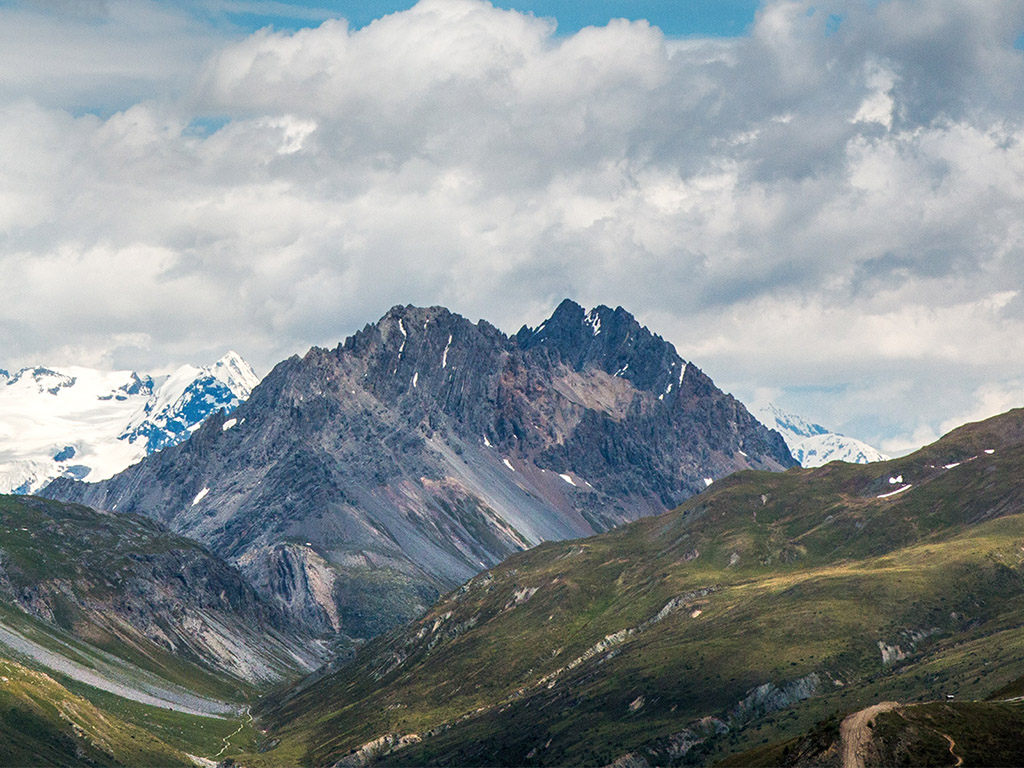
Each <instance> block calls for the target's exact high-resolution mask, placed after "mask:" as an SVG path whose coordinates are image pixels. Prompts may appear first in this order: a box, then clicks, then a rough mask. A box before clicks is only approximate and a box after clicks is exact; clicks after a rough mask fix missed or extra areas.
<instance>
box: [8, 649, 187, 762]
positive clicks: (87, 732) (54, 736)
mask: <svg viewBox="0 0 1024 768" xmlns="http://www.w3.org/2000/svg"><path fill="white" fill-rule="evenodd" d="M0 765H4V766H25V765H34V766H36V765H38V766H45V765H52V766H97V765H99V766H138V765H147V766H191V765H192V761H191V760H189V759H188V757H187V756H186V755H185V754H183V753H182V752H181V751H179V750H177V749H175V748H173V747H171V746H170V745H168V744H166V743H165V742H163V741H161V740H160V739H159V738H158V737H156V736H155V735H153V734H152V733H150V732H149V731H147V730H146V729H144V728H139V727H137V726H135V725H132V724H130V723H126V722H124V721H121V720H118V719H117V718H115V717H113V716H112V715H111V714H110V713H106V712H101V711H100V710H99V709H97V708H96V707H95V706H93V704H92V703H90V702H89V701H87V700H86V699H83V698H81V697H80V696H77V695H75V694H73V693H72V692H71V691H69V690H67V689H66V688H64V687H63V686H61V685H60V684H58V683H57V682H56V681H55V680H53V679H52V678H50V677H48V676H47V675H44V674H42V673H39V672H34V671H32V670H30V669H28V668H26V667H24V666H22V665H21V664H18V663H16V662H14V661H11V660H9V659H0Z"/></svg>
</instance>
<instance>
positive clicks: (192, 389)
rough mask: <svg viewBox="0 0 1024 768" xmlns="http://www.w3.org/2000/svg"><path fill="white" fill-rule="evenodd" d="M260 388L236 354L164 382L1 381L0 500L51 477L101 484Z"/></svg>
mask: <svg viewBox="0 0 1024 768" xmlns="http://www.w3.org/2000/svg"><path fill="white" fill-rule="evenodd" d="M258 382H259V380H258V378H257V377H256V375H255V374H254V373H253V371H252V368H250V367H249V365H248V363H246V362H245V361H244V360H243V359H242V358H241V357H240V356H239V355H238V354H237V353H235V352H229V353H228V354H227V355H225V356H224V357H223V358H221V359H220V360H218V361H217V362H216V363H214V364H213V365H209V366H205V367H196V366H191V365H185V366H181V367H180V368H178V369H177V370H175V371H174V372H173V373H171V374H169V375H164V376H151V375H146V374H141V375H140V374H139V373H137V372H135V371H101V370H96V369H92V368H85V367H80V366H69V367H66V368H60V369H55V368H48V367H44V366H36V367H29V368H23V369H21V370H19V371H17V372H15V373H14V374H13V375H10V374H7V375H5V376H4V377H2V378H0V492H5V493H7V492H15V493H32V492H34V491H36V490H38V489H39V488H41V487H42V486H43V485H45V484H46V483H47V482H49V481H50V480H52V479H53V478H55V477H58V476H61V475H66V476H69V477H73V478H77V479H82V478H89V479H90V480H101V479H105V478H108V477H110V476H111V475H114V474H115V473H117V472H119V471H121V470H122V469H124V468H125V467H127V466H129V465H130V464H132V463H133V462H136V461H138V460H139V459H141V458H143V457H144V456H146V455H148V454H150V453H153V452H154V451H157V450H159V449H161V448H164V447H166V446H168V445H173V444H175V443H178V442H181V441H182V440H184V439H186V438H187V437H188V436H189V435H190V434H191V433H192V432H193V431H194V430H195V429H196V428H198V426H199V424H201V423H202V421H203V420H204V419H205V418H206V417H207V416H209V415H210V414H211V413H213V412H214V411H216V410H219V409H225V410H228V411H230V410H233V409H234V408H235V407H237V406H238V404H239V403H240V402H241V401H242V400H244V399H245V398H246V397H248V396H249V393H250V392H251V390H252V388H253V387H254V386H255V385H256V384H257V383H258Z"/></svg>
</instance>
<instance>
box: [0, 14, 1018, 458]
mask: <svg viewBox="0 0 1024 768" xmlns="http://www.w3.org/2000/svg"><path fill="white" fill-rule="evenodd" d="M76 7H77V9H78V12H77V14H76V15H74V16H72V17H69V16H68V15H67V14H63V13H62V14H55V13H53V12H52V11H48V10H47V9H46V4H41V5H40V4H37V5H31V6H13V7H8V6H0V30H3V32H0V51H2V53H0V72H3V75H2V76H0V77H2V85H3V88H2V89H0V93H4V94H10V95H9V96H8V97H3V96H0V270H2V274H3V275H4V280H3V281H2V282H0V343H2V350H3V352H2V358H0V366H3V367H8V368H10V367H17V366H19V365H21V364H28V363H35V362H46V363H51V364H55V365H56V364H62V363H65V364H66V363H72V362H73V363H79V364H84V365H104V364H105V365H111V366H117V367H139V368H143V369H153V368H155V367H158V366H168V367H170V366H171V365H173V364H174V363H176V362H178V361H182V360H205V359H214V357H216V356H217V355H218V354H219V353H220V352H222V351H223V350H224V349H226V348H228V347H234V348H237V349H239V351H241V352H243V354H245V355H246V356H247V357H248V358H249V359H250V360H251V361H252V362H253V363H254V364H255V365H256V366H257V367H258V368H260V369H261V370H262V371H263V372H265V371H266V370H267V369H268V368H269V366H270V365H272V364H273V363H274V362H276V361H277V360H279V359H281V358H283V357H286V356H287V355H289V354H292V353H294V352H301V351H303V350H305V348H307V347H308V346H309V345H310V344H329V345H333V344H334V343H336V342H337V341H339V340H340V339H341V338H342V337H343V336H344V335H346V334H347V333H349V332H351V331H353V330H354V329H356V328H357V327H360V326H361V325H362V324H363V323H365V322H367V321H371V320H374V319H376V318H377V317H378V316H379V315H380V314H382V313H383V312H384V311H385V310H386V309H387V308H388V307H389V306H391V305H393V304H396V303H415V304H443V305H446V306H449V307H450V308H452V309H453V310H456V311H459V312H461V313H463V314H466V315H469V316H471V317H486V318H488V319H490V320H492V321H493V322H496V323H497V324H498V325H499V326H501V327H503V328H504V329H505V330H507V331H515V330H516V329H517V328H518V326H519V325H520V324H521V323H524V322H527V323H530V324H536V323H537V322H539V321H540V319H542V318H543V317H544V316H546V315H547V314H548V313H549V312H550V310H551V309H552V308H553V307H554V305H555V304H556V303H557V302H558V300H559V299H561V298H562V297H565V296H569V297H572V298H574V299H576V300H577V301H580V302H581V303H584V304H587V305H594V304H597V303H605V304H610V305H612V306H614V305H616V304H621V305H622V306H624V307H626V308H627V309H630V310H631V311H633V312H635V313H636V314H638V316H639V317H640V319H641V320H642V321H643V322H645V323H646V324H648V325H649V326H650V327H651V328H652V329H654V330H656V331H658V332H660V333H661V334H662V335H664V336H665V337H666V338H668V339H669V340H671V341H672V342H673V343H675V344H676V346H677V347H678V349H679V351H680V354H682V355H683V357H685V358H687V359H690V360H693V361H694V362H696V363H697V364H698V365H700V366H701V367H702V368H704V369H705V370H706V371H708V372H709V373H710V374H711V375H712V376H714V377H715V379H716V381H717V382H718V383H720V384H722V385H723V386H725V387H726V388H730V389H732V391H733V392H734V393H735V394H737V395H738V396H740V397H741V398H743V399H746V400H748V401H755V400H763V399H768V398H771V399H775V400H778V401H779V402H781V403H782V404H784V405H785V407H786V408H787V409H789V410H793V411H797V412H800V413H802V414H804V415H806V416H808V417H810V418H812V419H813V420H815V421H819V422H822V423H825V424H827V425H829V426H830V427H832V428H836V429H838V430H839V431H844V432H847V433H848V434H853V435H856V436H857V437H860V438H863V439H866V440H867V441H869V442H873V443H875V444H877V445H878V447H879V448H881V449H883V450H885V451H886V452H889V453H893V452H899V451H900V450H906V449H908V448H910V447H913V446H915V445H918V444H920V443H922V442H925V441H927V440H930V439H932V438H934V437H935V436H937V434H939V433H940V432H941V431H943V430H945V429H947V428H949V427H950V426H955V425H956V424H958V423H960V422H962V421H963V420H964V419H966V418H970V417H981V416H985V415H990V414H991V413H995V412H997V411H1000V410H1005V409H1006V408H1008V407H1012V406H1019V405H1024V365H1022V364H1024V343H1022V342H1021V339H1022V338H1024V294H1022V291H1024V249H1022V241H1024V238H1022V236H1024V218H1022V216H1021V214H1020V212H1021V211H1022V210H1024V145H1022V139H1024V117H1022V116H1024V109H1022V107H1024V52H1022V51H1021V50H1019V49H1017V48H1015V47H1014V42H1015V41H1016V40H1017V39H1018V38H1019V36H1020V35H1021V32H1022V31H1024V3H1022V2H1019V1H1013V2H1010V1H1008V0H987V2H985V3H978V2H976V1H975V0H927V2H925V1H924V0H922V1H920V2H918V1H916V0H892V1H890V2H880V3H870V4H869V3H861V2H849V3H838V2H833V3H830V2H814V3H808V2H798V1H785V2H768V3H766V4H765V5H764V6H763V7H762V9H761V10H760V12H759V13H758V16H757V20H756V22H755V24H754V27H753V28H752V30H751V32H750V34H749V35H748V36H746V37H743V38H736V39H727V40H722V39H715V40H699V39H697V40H693V39H689V40H672V39H666V38H665V36H664V35H662V33H661V32H660V31H659V30H658V29H657V28H653V27H650V26H649V25H647V24H644V23H628V22H624V21H618V22H612V23H610V24H609V25H608V26H607V27H602V28H587V29H584V30H582V31H580V32H578V33H575V34H572V35H568V36H555V35H554V25H553V23H552V22H551V21H549V20H543V19H536V18H533V17H532V16H528V15H522V14H519V13H516V12H512V11H503V10H497V9H494V8H493V7H491V6H490V5H488V4H487V3H483V2H477V1H476V0H423V2H421V3H419V4H418V5H417V6H415V7H414V8H413V9H411V10H409V11H406V12H402V13H397V14H394V15H391V16H388V17H385V18H383V19H381V20H378V21H376V22H374V23H373V24H370V25H369V26H367V27H364V28H362V29H360V30H358V31H352V30H350V29H349V28H348V27H347V25H346V24H345V23H344V22H342V21H327V22H324V23H323V24H322V25H321V26H319V27H317V28H313V29H306V30H301V31H299V32H296V33H277V32H274V31H272V30H264V31H261V32H258V33H256V34H254V35H250V36H247V37H244V38H241V39H225V37H224V35H225V34H226V33H224V32H223V31H218V30H216V29H215V28H214V27H213V26H211V25H209V24H204V23H203V21H202V18H201V16H197V15H196V14H195V13H191V14H186V13H184V12H179V11H175V10H173V9H172V10H168V7H167V6H165V5H159V4H154V3H147V2H127V0H109V2H107V3H86V2H83V3H80V4H78V6H76ZM47 35H48V36H49V38H48V39H50V40H51V41H52V40H55V39H57V40H61V39H62V40H64V42H65V44H66V46H67V47H68V50H70V51H74V52H75V55H74V56H73V57H71V59H70V60H69V61H68V62H67V63H65V64H62V65H61V66H60V67H58V65H57V63H56V61H57V60H56V58H54V57H52V56H50V57H48V58H46V57H43V58H41V53H40V45H39V41H40V40H42V39H47V37H46V36H47ZM33 41H35V42H33ZM44 60H45V61H46V62H48V63H46V64H45V65H44V64H42V63H41V62H42V61H44ZM76 61H79V62H80V61H86V62H92V64H93V65H94V66H91V67H85V68H83V69H81V70H79V69H77V68H76V63H75V62H76ZM76 73H79V74H76ZM90 105H91V107H90ZM90 109H91V111H92V112H93V113H95V114H93V113H90Z"/></svg>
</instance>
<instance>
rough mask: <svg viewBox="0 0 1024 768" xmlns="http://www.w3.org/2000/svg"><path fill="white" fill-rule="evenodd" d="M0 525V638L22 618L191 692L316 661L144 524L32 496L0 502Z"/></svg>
mask: <svg viewBox="0 0 1024 768" xmlns="http://www.w3.org/2000/svg"><path fill="white" fill-rule="evenodd" d="M0 520H2V522H0V627H3V626H4V625H5V624H8V623H9V621H10V620H11V619H12V617H14V618H19V617H21V615H22V614H23V615H25V616H28V617H31V618H33V619H35V620H36V621H37V622H41V624H42V625H43V626H45V627H47V628H48V629H49V630H52V631H53V632H56V633H66V634H67V635H70V636H71V637H73V638H76V639H77V640H79V641H82V642H86V643H89V644H90V645H91V646H93V647H95V648H97V649H99V650H100V651H102V652H105V653H106V654H108V655H113V656H114V657H117V658H119V659H122V660H124V661H127V662H131V663H133V664H136V665H140V666H142V667H143V668H148V669H149V670H150V672H152V673H153V674H156V675H161V676H168V675H172V676H176V677H174V678H172V680H171V681H172V682H175V683H179V684H189V685H192V686H194V685H195V683H194V679H200V680H204V679H211V680H212V679H214V678H223V679H226V680H233V681H235V682H234V683H231V685H232V686H234V687H236V688H239V690H249V689H251V688H253V687H254V686H261V685H262V686H266V685H268V684H273V683H277V682H280V681H281V680H282V679H284V678H287V677H295V676H296V675H298V674H300V673H302V672H306V671H309V670H310V669H312V668H313V667H315V666H317V665H318V664H319V662H320V661H321V660H322V659H323V658H324V656H325V655H326V653H325V650H324V649H322V648H320V647H319V646H318V644H316V643H313V642H312V640H311V638H310V636H309V633H308V632H306V631H304V630H302V629H301V628H300V627H298V626H297V625H296V624H295V623H294V622H292V621H290V620H289V619H288V617H287V616H286V615H285V614H284V613H283V612H282V611H280V609H278V608H276V607H275V606H273V605H271V604H268V603H267V602H266V601H265V600H263V599H262V598H261V597H260V596H259V595H258V594H257V593H256V592H255V590H253V588H252V587H251V586H250V585H249V584H248V583H247V582H246V581H245V579H244V578H242V576H241V574H240V573H239V572H238V571H237V570H236V569H234V568H232V567H230V566H228V565H227V564H225V563H223V562H222V561H220V560H219V559H217V558H216V557H214V556H213V555H212V554H211V553H210V552H209V551H207V550H206V549H205V548H203V547H202V546H201V545H200V544H198V543H196V542H194V541H191V540H189V539H185V538H182V537H180V536H176V535H174V534H172V533H170V532H169V531H167V530H165V529H163V528H162V527H161V526H160V525H159V524H157V523H155V522H154V521H152V520H148V519H146V518H141V517H137V516H135V515H130V514H114V513H110V512H97V511H95V510H92V509H89V508H88V507H82V506H79V505H75V504H63V503H61V502H56V501H49V500H45V499H40V498H37V497H31V496H0ZM22 620H23V619H22ZM5 631H6V632H8V633H9V632H11V631H15V630H13V629H11V628H10V627H7V628H6V629H5ZM37 634H38V626H37V629H36V630H33V631H32V632H30V635H32V636H35V635H37ZM8 639H9V638H8ZM2 642H5V640H4V637H3V636H2V635H0V643H2ZM186 669H191V670H192V672H191V673H186V672H184V671H183V670H186ZM178 678H180V679H178ZM220 685H221V686H223V685H224V684H223V683H222V684H220Z"/></svg>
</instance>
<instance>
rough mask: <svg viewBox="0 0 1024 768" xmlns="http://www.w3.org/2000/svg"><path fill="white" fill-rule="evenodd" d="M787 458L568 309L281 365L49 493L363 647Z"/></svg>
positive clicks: (405, 310) (671, 368)
mask: <svg viewBox="0 0 1024 768" xmlns="http://www.w3.org/2000/svg"><path fill="white" fill-rule="evenodd" d="M792 464H794V461H793V459H792V457H791V456H790V454H789V451H788V450H787V449H786V446H785V443H784V442H783V440H782V438H781V437H780V436H779V435H778V434H776V433H773V432H770V431H769V430H767V429H765V428H764V427H763V426H762V425H761V424H760V423H759V422H757V420H756V419H754V418H753V417H752V416H751V415H750V414H749V413H748V412H747V410H746V409H745V408H744V407H743V405H742V404H741V403H739V402H738V401H736V400H735V399H734V398H733V397H731V396H730V395H727V394H725V393H723V392H722V391H721V390H719V389H718V388H716V387H715V386H714V384H713V383H712V381H711V380H710V379H709V378H708V377H707V376H706V375H705V374H704V373H703V372H701V371H700V370H699V369H698V368H697V367H696V366H695V365H693V364H688V363H686V362H684V361H683V360H682V359H681V358H680V357H679V356H678V355H677V354H676V352H675V349H674V348H673V347H672V345H671V344H669V343H667V342H665V341H664V340H663V339H662V338H661V337H659V336H656V335H654V334H652V333H651V332H650V331H649V330H647V329H646V328H643V327H642V326H640V324H639V323H638V322H637V321H636V320H635V318H633V316H632V315H630V314H629V313H628V312H626V311H625V310H623V309H621V308H618V309H614V310H613V309H610V308H608V307H597V308H596V309H593V310H590V311H589V312H587V311H585V310H584V309H583V308H582V307H580V306H578V305H576V304H574V303H573V302H571V301H565V302H563V303H562V304H561V305H560V306H559V307H558V308H557V309H556V310H555V312H554V314H553V315H552V316H551V317H550V318H549V319H548V320H547V321H545V322H544V323H542V324H541V325H540V326H539V327H538V328H536V329H532V328H527V327H524V328H522V329H521V330H520V331H519V332H518V333H517V334H516V335H515V336H512V337H509V336H506V335H505V334H503V333H502V332H501V331H499V330H498V329H497V328H495V327H494V326H492V325H490V324H489V323H487V322H486V321H483V320H481V321H479V322H478V323H472V322H470V321H469V320H467V319H466V318H464V317H461V316H459V315H456V314H452V313H451V312H449V311H448V310H446V309H443V308H441V307H431V308H417V307H411V306H408V307H394V308H393V309H392V310H390V311H389V312H388V313H387V314H386V315H384V317H383V318H381V319H380V320H379V321H378V322H377V323H375V324H372V325H367V326H366V327H365V328H364V329H363V330H362V331H360V332H358V333H356V334H355V335H353V336H351V337H350V338H348V339H346V340H345V342H344V343H343V344H340V345H339V346H338V347H337V348H335V349H320V348H313V349H311V350H310V351H309V352H308V353H307V354H306V355H305V356H304V357H303V358H298V357H293V358H291V359H289V360H286V361H284V362H283V363H281V364H279V365H278V366H277V367H275V369H274V370H273V371H272V372H271V373H270V374H269V375H268V376H267V377H266V379H264V381H263V382H262V383H261V384H260V385H259V386H257V387H256V388H255V389H254V390H253V392H252V395H251V396H250V398H249V399H248V401H247V402H245V403H244V404H242V405H241V406H239V408H238V410H237V411H235V413H234V414H232V415H231V417H230V418H225V417H224V416H223V415H217V414H215V415H214V416H211V417H210V418H209V419H207V421H206V422H204V424H203V426H202V427H201V428H199V429H198V430H197V431H196V432H195V434H194V435H193V436H192V438H191V439H190V440H188V441H187V442H185V443H183V444H181V445H178V446H174V447H171V448H167V449H165V450H163V451H161V452H159V453H157V454H154V455H152V456H150V457H148V458H147V459H145V460H144V461H142V462H140V463H139V464H137V465H135V466H133V467H130V468H129V469H127V470H125V471H124V472H122V473H120V474H118V475H117V476H115V477H113V478H111V479H109V480H106V481H103V482H99V483H80V482H75V481H74V480H71V479H69V478H63V479H58V480H57V481H55V482H54V483H52V484H51V485H50V486H48V487H47V489H46V490H45V494H46V495H47V496H50V497H53V498H61V499H66V500H72V501H79V502H82V503H87V504H89V505H91V506H94V507H97V508H101V509H108V510H116V511H126V512H137V513H140V514H144V515H148V516H151V517H155V518H158V519H159V520H161V521H163V522H165V523H166V524H167V525H168V526H169V527H170V528H171V529H173V530H174V531H176V532H177V533H180V534H183V535H186V536H189V537H191V538H194V539H196V540H198V541H201V542H203V543H205V544H207V545H208V546H210V547H211V548H212V549H213V551H214V552H216V553H218V554H219V555H221V556H222V557H224V558H226V559H227V560H229V561H230V562H232V563H234V564H237V565H238V566H239V567H240V568H241V569H242V571H243V572H244V573H246V574H247V576H248V577H249V579H250V581H251V583H252V584H253V585H254V586H256V588H257V589H258V590H259V591H260V592H261V593H263V594H264V595H266V596H269V597H272V598H274V599H275V600H277V601H278V603H279V604H280V605H281V606H282V607H284V608H285V609H286V610H288V611H289V612H290V613H291V615H292V616H294V617H296V618H298V619H299V620H300V621H302V622H304V623H305V624H306V626H309V627H313V628H316V629H318V630H320V631H324V632H334V633H344V634H347V635H349V636H352V637H361V638H366V637H371V636H374V635H376V634H378V633H380V632H381V631H384V630H385V629H387V628H389V627H391V626H393V625H394V624H396V623H398V622H400V621H404V620H407V619H409V618H412V617H415V616H418V615H420V614H421V613H422V612H423V611H424V610H426V608H427V607H428V606H429V605H430V604H431V603H432V602H433V601H434V600H435V599H436V597H437V596H438V594H440V593H441V592H443V591H445V590H447V589H450V588H452V587H454V586H455V585H457V584H459V583H461V582H462V581H464V580H465V579H467V578H469V577H471V576H473V575H474V574H475V573H477V572H479V571H481V570H483V569H485V568H488V567H490V566H493V565H495V564H497V563H499V562H501V561H502V560H503V559H504V558H506V557H507V556H508V555H509V554H511V553H513V552H517V551H520V550H523V549H527V548H529V547H532V546H535V545H536V544H538V543H540V542H542V541H546V540H557V539H567V538H575V537H579V536H586V535H590V534H593V533H595V532H598V531H604V530H608V529H610V528H612V527H614V526H616V525H618V524H620V523H623V522H626V521H628V520H634V519H637V518H639V517H641V516H643V515H650V514H654V513H658V512H662V511H664V510H665V509H668V508H671V507H673V506H675V505H676V504H678V503H679V502H680V501H682V500H683V499H686V498H688V497H690V496H692V495H694V494H696V493H698V492H700V491H701V490H703V489H704V488H706V487H708V486H709V485H711V484H712V483H713V482H714V481H715V480H717V479H720V478H723V477H725V476H727V475H729V474H730V473H732V472H734V471H736V470H739V469H745V468H757V469H766V470H779V469H784V468H786V467H789V466H791V465H792Z"/></svg>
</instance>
